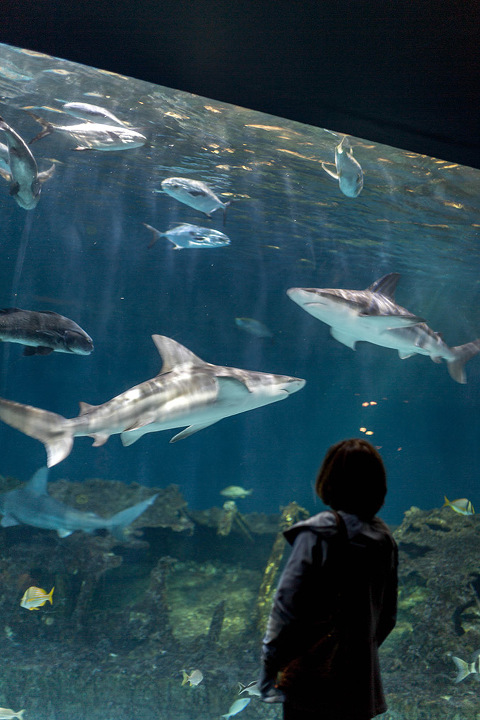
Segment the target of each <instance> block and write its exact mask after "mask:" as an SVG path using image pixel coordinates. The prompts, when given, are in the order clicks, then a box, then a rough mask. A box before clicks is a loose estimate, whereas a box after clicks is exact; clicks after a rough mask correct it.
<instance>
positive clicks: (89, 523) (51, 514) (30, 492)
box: [0, 467, 158, 539]
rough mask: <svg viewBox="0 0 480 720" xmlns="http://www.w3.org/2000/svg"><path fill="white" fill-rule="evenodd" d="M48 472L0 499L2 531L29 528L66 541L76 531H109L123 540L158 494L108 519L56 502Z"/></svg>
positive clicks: (0, 496)
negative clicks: (49, 486)
mask: <svg viewBox="0 0 480 720" xmlns="http://www.w3.org/2000/svg"><path fill="white" fill-rule="evenodd" d="M47 481H48V469H47V468H46V467H42V468H40V470H37V472H36V473H35V474H34V475H33V476H32V478H31V479H30V480H29V481H28V482H27V483H26V484H25V485H24V486H23V487H19V488H17V489H16V490H10V492H6V493H2V494H1V495H0V513H2V515H3V517H2V522H1V525H2V527H10V526H12V525H32V526H33V527H38V528H43V529H45V530H56V531H57V534H58V535H59V537H62V538H63V537H67V535H71V534H72V533H73V532H75V530H83V532H86V533H93V532H95V530H102V529H105V530H108V531H109V532H111V533H112V534H113V535H115V537H117V538H119V539H125V528H126V527H127V526H128V525H130V524H131V523H132V522H133V521H134V520H135V519H136V518H137V517H138V516H139V515H141V514H142V513H143V512H145V510H146V509H147V508H148V507H150V505H152V504H153V503H154V502H155V499H156V498H157V496H158V493H156V494H155V495H152V496H151V497H149V498H148V499H147V500H142V502H139V503H137V504H136V505H132V506H131V507H129V508H127V509H126V510H122V511H121V512H119V513H116V515H112V516H111V517H109V518H101V517H100V516H99V515H96V514H95V513H92V512H81V511H79V510H75V508H71V507H69V506H68V505H65V504H64V503H62V502H60V501H59V500H55V498H52V497H51V496H50V495H49V494H48V492H47Z"/></svg>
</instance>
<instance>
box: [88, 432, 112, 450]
mask: <svg viewBox="0 0 480 720" xmlns="http://www.w3.org/2000/svg"><path fill="white" fill-rule="evenodd" d="M90 437H92V438H93V440H94V443H93V447H100V446H101V445H105V443H106V442H107V440H108V438H109V437H110V435H106V434H105V433H95V434H94V435H90Z"/></svg>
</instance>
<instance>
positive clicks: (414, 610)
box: [381, 507, 480, 720]
mask: <svg viewBox="0 0 480 720" xmlns="http://www.w3.org/2000/svg"><path fill="white" fill-rule="evenodd" d="M394 536H395V538H396V540H397V542H398V546H399V613H398V622H397V626H396V628H395V630H394V631H393V632H392V634H391V635H390V636H389V638H387V640H386V641H385V643H384V645H383V646H382V649H381V660H382V668H383V677H384V682H385V689H386V691H387V700H388V703H389V706H390V707H391V708H395V711H396V713H397V714H394V713H393V712H392V713H391V717H392V718H393V717H401V718H403V717H405V718H407V717H408V718H419V719H420V718H432V717H435V718H436V719H437V720H439V719H440V718H452V720H453V719H454V718H457V720H459V719H460V718H461V719H462V720H466V719H468V720H474V718H475V719H476V714H475V707H474V706H475V703H474V702H473V697H472V692H471V688H472V685H471V684H470V682H469V680H470V679H468V680H467V681H464V682H463V683H460V684H459V685H456V684H455V683H454V680H455V676H456V669H455V666H454V663H453V662H452V659H451V657H452V655H457V656H459V657H461V658H469V657H470V656H471V654H472V653H473V652H474V651H476V650H478V649H479V648H480V566H479V563H478V548H479V547H480V517H479V516H477V515H471V516H465V515H459V514H458V513H454V512H452V511H451V510H450V509H449V508H447V507H444V508H439V509H434V510H430V511H423V510H420V509H419V508H416V507H412V508H410V510H408V511H407V512H406V513H405V517H404V520H403V522H402V524H401V525H400V526H399V527H398V528H397V529H396V530H395V532H394ZM476 694H477V690H476V688H475V695H476ZM477 712H478V705H477ZM387 717H388V714H387Z"/></svg>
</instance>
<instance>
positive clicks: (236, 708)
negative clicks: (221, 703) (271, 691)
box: [222, 698, 252, 720]
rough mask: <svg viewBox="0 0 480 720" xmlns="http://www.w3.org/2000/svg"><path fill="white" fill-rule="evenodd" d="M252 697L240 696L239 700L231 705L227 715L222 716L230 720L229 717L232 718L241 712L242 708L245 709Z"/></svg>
mask: <svg viewBox="0 0 480 720" xmlns="http://www.w3.org/2000/svg"><path fill="white" fill-rule="evenodd" d="M251 699H252V698H240V699H239V700H235V702H233V703H232V704H231V705H230V708H229V710H228V712H227V713H225V715H222V718H225V720H228V718H231V717H232V716H233V715H237V714H238V713H239V712H242V710H245V708H246V707H247V705H248V703H249V702H250V700H251Z"/></svg>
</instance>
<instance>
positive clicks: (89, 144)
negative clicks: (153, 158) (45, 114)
mask: <svg viewBox="0 0 480 720" xmlns="http://www.w3.org/2000/svg"><path fill="white" fill-rule="evenodd" d="M28 114H29V115H30V116H31V117H33V119H34V120H36V121H37V122H38V123H40V125H41V126H42V128H43V130H41V131H40V132H39V133H38V135H36V136H35V137H34V138H33V139H32V140H30V142H29V145H32V143H34V142H37V140H40V139H41V138H44V137H46V136H47V135H50V133H52V132H54V131H57V132H60V133H64V134H65V135H68V136H69V137H72V138H74V140H75V141H76V142H77V143H78V145H77V147H75V148H73V149H74V150H102V151H108V150H130V149H133V148H137V147H142V145H145V143H146V142H147V138H146V137H145V135H142V134H141V133H139V132H138V131H137V130H133V129H132V128H127V127H120V125H104V124H103V123H93V122H85V123H80V124H77V125H54V124H53V123H50V122H47V121H46V120H44V119H43V118H41V117H39V116H38V115H34V114H33V113H32V112H29V113H28Z"/></svg>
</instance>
